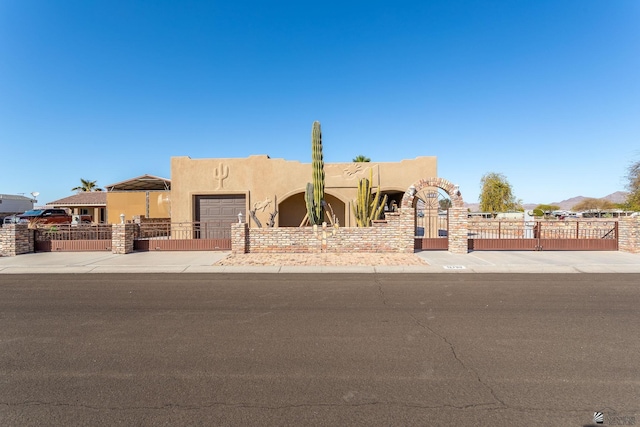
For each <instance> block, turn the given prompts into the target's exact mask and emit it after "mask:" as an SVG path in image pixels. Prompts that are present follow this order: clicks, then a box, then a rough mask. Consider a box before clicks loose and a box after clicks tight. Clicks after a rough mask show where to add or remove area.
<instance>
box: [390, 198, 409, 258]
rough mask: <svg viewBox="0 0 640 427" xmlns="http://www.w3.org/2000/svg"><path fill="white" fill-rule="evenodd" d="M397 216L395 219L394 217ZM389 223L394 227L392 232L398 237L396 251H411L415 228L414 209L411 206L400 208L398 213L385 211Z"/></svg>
mask: <svg viewBox="0 0 640 427" xmlns="http://www.w3.org/2000/svg"><path fill="white" fill-rule="evenodd" d="M395 215H398V216H397V220H396V217H395ZM385 217H386V218H388V220H389V225H390V226H392V227H393V228H394V234H395V235H396V236H397V239H398V242H397V244H398V252H400V253H413V252H414V247H415V244H414V237H415V228H416V219H415V210H414V209H413V208H400V209H399V210H398V213H388V212H386V213H385Z"/></svg>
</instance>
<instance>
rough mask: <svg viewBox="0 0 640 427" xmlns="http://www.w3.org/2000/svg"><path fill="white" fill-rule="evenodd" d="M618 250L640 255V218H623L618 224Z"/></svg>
mask: <svg viewBox="0 0 640 427" xmlns="http://www.w3.org/2000/svg"><path fill="white" fill-rule="evenodd" d="M618 250H620V251H623V252H631V253H634V254H637V253H640V217H637V216H636V217H630V216H627V217H621V218H620V220H619V222H618Z"/></svg>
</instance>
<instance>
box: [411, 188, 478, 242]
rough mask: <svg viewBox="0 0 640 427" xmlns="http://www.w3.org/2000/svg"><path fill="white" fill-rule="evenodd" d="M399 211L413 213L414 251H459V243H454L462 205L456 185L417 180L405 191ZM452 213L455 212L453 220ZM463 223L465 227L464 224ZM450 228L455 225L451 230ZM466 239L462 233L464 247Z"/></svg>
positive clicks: (457, 235) (457, 233) (462, 208)
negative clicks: (407, 210)
mask: <svg viewBox="0 0 640 427" xmlns="http://www.w3.org/2000/svg"><path fill="white" fill-rule="evenodd" d="M401 207H402V208H406V209H413V213H414V238H415V248H416V249H418V250H449V251H452V246H453V247H454V248H455V249H454V251H456V252H460V251H462V249H460V247H461V242H459V241H458V240H456V239H459V234H460V232H458V230H459V229H460V227H459V226H458V225H459V223H460V219H461V218H462V216H461V215H462V214H461V212H462V211H464V201H463V200H462V195H461V193H460V190H459V188H458V186H457V185H454V184H453V183H451V182H450V181H447V180H446V179H443V178H426V179H421V180H419V181H417V182H415V183H413V184H412V185H411V186H410V187H409V188H408V189H407V191H406V192H405V194H404V196H403V197H402V204H401ZM452 211H455V216H454V217H452V215H451V212H452ZM465 219H466V217H465ZM464 222H465V224H466V220H465V221H464ZM452 224H455V225H456V227H455V230H454V228H452ZM465 227H466V225H465ZM466 239H467V236H466V231H464V244H466ZM452 242H453V245H452ZM465 253H466V249H465Z"/></svg>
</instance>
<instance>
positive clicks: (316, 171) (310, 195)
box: [305, 122, 324, 225]
mask: <svg viewBox="0 0 640 427" xmlns="http://www.w3.org/2000/svg"><path fill="white" fill-rule="evenodd" d="M311 167H312V169H313V177H312V178H313V185H311V184H310V183H309V184H307V190H306V192H305V200H306V202H307V214H308V215H309V222H310V223H311V225H315V224H318V225H320V224H322V222H323V221H324V160H323V158H322V132H321V130H320V122H313V127H312V129H311ZM310 186H311V187H310Z"/></svg>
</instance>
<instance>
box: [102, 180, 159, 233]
mask: <svg viewBox="0 0 640 427" xmlns="http://www.w3.org/2000/svg"><path fill="white" fill-rule="evenodd" d="M105 189H106V190H107V191H106V204H107V222H108V223H109V224H117V223H119V222H120V215H121V214H124V217H125V221H132V220H134V218H135V217H138V216H144V217H146V218H167V219H169V218H171V180H169V179H166V178H161V177H158V176H153V175H142V176H139V177H136V178H131V179H128V180H126V181H122V182H118V183H115V184H110V185H105Z"/></svg>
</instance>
